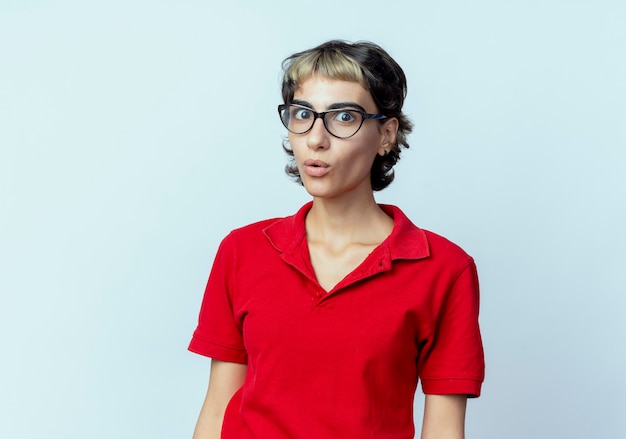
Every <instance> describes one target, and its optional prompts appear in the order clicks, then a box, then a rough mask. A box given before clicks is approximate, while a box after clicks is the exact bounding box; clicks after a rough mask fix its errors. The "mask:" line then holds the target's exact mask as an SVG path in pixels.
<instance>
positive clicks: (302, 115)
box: [293, 108, 313, 120]
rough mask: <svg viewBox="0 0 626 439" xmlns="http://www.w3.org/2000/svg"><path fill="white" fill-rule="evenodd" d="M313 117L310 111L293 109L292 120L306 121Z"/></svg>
mask: <svg viewBox="0 0 626 439" xmlns="http://www.w3.org/2000/svg"><path fill="white" fill-rule="evenodd" d="M312 116H313V113H312V112H311V110H309V109H306V108H294V109H293V118H294V119H296V120H307V119H310V118H311V117H312Z"/></svg>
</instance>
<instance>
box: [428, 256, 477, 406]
mask: <svg viewBox="0 0 626 439" xmlns="http://www.w3.org/2000/svg"><path fill="white" fill-rule="evenodd" d="M478 311H479V287H478V275H477V272H476V266H475V264H474V262H473V260H472V261H471V262H470V263H469V264H468V265H466V266H465V268H463V269H462V270H461V271H460V272H459V274H458V275H457V276H456V278H454V279H453V280H452V282H451V284H450V287H449V288H448V290H447V291H446V294H445V296H444V297H443V300H442V302H441V308H440V310H439V312H438V313H437V319H436V323H435V325H434V328H433V333H432V334H431V337H430V340H429V342H428V344H427V345H426V346H424V349H425V351H424V352H422V353H421V354H420V358H419V360H418V370H419V374H420V379H421V381H422V390H423V391H424V393H426V394H439V395H447V394H465V395H468V396H470V397H478V396H480V390H481V386H482V382H483V380H484V376H485V361H484V353H483V345H482V340H481V335H480V328H479V324H478Z"/></svg>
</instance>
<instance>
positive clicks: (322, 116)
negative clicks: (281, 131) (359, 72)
mask: <svg viewBox="0 0 626 439" xmlns="http://www.w3.org/2000/svg"><path fill="white" fill-rule="evenodd" d="M289 107H297V108H303V109H305V110H308V111H310V112H311V113H313V121H312V122H311V126H310V127H309V129H307V130H304V131H301V132H297V131H293V130H290V129H289V127H288V126H287V124H286V123H285V120H284V119H283V111H285V110H286V109H288V108H289ZM342 110H350V111H354V112H355V113H359V114H360V115H361V116H363V117H362V119H361V124H360V125H359V127H358V128H357V129H356V131H355V132H354V133H352V134H350V135H349V136H345V137H341V136H338V135H336V134H334V133H333V132H331V131H330V130H329V129H328V125H326V115H327V114H329V113H336V112H338V111H342ZM278 116H279V117H280V121H281V122H282V124H283V125H284V127H285V128H287V131H289V132H290V133H293V134H306V133H308V132H309V131H311V130H312V129H313V126H314V125H315V121H316V120H317V119H318V118H320V119H322V123H323V124H324V128H325V129H326V131H327V132H328V133H329V134H330V135H331V136H333V137H336V138H338V139H349V138H350V137H352V136H354V135H355V134H356V133H358V132H359V130H360V129H361V127H362V126H363V122H365V121H366V120H368V119H374V120H382V119H387V116H385V115H384V114H370V113H366V112H365V111H361V110H357V109H356V108H337V109H333V110H328V111H321V112H319V113H318V112H317V111H315V110H313V109H312V108H309V107H305V106H304V105H299V104H280V105H279V106H278Z"/></svg>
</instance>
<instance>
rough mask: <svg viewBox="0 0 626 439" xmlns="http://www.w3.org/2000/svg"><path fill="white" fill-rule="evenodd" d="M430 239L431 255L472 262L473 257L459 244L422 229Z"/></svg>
mask: <svg viewBox="0 0 626 439" xmlns="http://www.w3.org/2000/svg"><path fill="white" fill-rule="evenodd" d="M421 230H422V231H423V232H424V234H425V235H426V239H427V240H428V248H429V250H430V254H431V257H433V258H446V259H451V260H457V261H459V262H461V263H462V262H463V261H465V262H470V261H471V260H472V257H471V256H470V255H469V254H468V253H467V252H466V251H465V250H464V249H463V248H461V246H459V245H458V244H456V243H454V242H452V241H450V240H449V239H448V238H445V237H443V236H441V235H439V234H437V233H434V232H432V231H430V230H426V229H421Z"/></svg>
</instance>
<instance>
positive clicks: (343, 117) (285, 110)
mask: <svg viewBox="0 0 626 439" xmlns="http://www.w3.org/2000/svg"><path fill="white" fill-rule="evenodd" d="M278 114H279V115H280V120H281V121H282V123H283V125H284V126H285V128H287V129H288V130H289V131H290V132H292V133H294V134H304V133H306V132H308V131H310V130H311V128H313V124H314V123H315V121H316V120H317V118H318V117H319V118H320V119H322V122H324V127H325V128H326V131H328V132H329V133H330V134H332V135H333V136H335V137H338V138H339V139H347V138H348V137H352V136H354V135H355V134H356V133H357V131H359V130H360V129H361V126H362V125H363V122H364V121H365V120H366V119H376V120H381V119H386V118H387V116H385V115H384V114H368V113H366V112H364V111H360V110H355V109H352V108H341V109H338V110H329V111H322V112H321V113H318V112H316V111H313V110H312V109H310V108H307V107H304V106H302V105H298V104H283V105H279V106H278Z"/></svg>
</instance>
